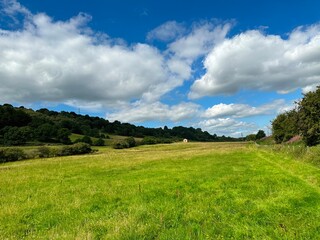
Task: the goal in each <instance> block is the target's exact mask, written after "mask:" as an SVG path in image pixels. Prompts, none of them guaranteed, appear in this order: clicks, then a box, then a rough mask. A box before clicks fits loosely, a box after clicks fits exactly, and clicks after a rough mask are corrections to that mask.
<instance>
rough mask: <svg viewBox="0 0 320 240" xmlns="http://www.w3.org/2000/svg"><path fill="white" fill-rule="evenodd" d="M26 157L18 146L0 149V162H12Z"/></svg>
mask: <svg viewBox="0 0 320 240" xmlns="http://www.w3.org/2000/svg"><path fill="white" fill-rule="evenodd" d="M23 159H26V155H25V153H24V152H23V151H22V150H21V149H19V148H3V149H0V162H1V163H5V162H14V161H19V160H23Z"/></svg>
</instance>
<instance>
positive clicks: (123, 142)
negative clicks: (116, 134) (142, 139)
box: [112, 140, 129, 149]
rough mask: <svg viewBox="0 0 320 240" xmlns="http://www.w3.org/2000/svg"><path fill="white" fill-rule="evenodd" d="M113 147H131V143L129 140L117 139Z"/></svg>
mask: <svg viewBox="0 0 320 240" xmlns="http://www.w3.org/2000/svg"><path fill="white" fill-rule="evenodd" d="M112 147H113V148H114V149H123V148H129V143H128V142H127V141H124V140H122V141H117V142H114V143H113V145H112Z"/></svg>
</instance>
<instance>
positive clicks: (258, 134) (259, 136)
mask: <svg viewBox="0 0 320 240" xmlns="http://www.w3.org/2000/svg"><path fill="white" fill-rule="evenodd" d="M265 136H266V133H265V132H264V131H263V130H259V131H258V132H257V134H256V140H259V139H261V138H264V137H265Z"/></svg>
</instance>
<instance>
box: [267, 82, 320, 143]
mask: <svg viewBox="0 0 320 240" xmlns="http://www.w3.org/2000/svg"><path fill="white" fill-rule="evenodd" d="M272 132H273V137H274V139H275V141H276V143H282V142H286V141H288V140H289V139H290V138H292V137H293V136H295V135H298V134H301V136H302V139H303V141H304V142H305V144H306V145H307V146H315V145H317V144H319V143H320V86H318V87H317V90H316V91H314V92H309V93H307V94H305V95H304V97H303V98H302V100H301V101H300V102H298V103H297V109H295V110H291V111H289V112H286V113H282V114H280V115H278V116H277V117H276V118H275V119H274V120H273V122H272Z"/></svg>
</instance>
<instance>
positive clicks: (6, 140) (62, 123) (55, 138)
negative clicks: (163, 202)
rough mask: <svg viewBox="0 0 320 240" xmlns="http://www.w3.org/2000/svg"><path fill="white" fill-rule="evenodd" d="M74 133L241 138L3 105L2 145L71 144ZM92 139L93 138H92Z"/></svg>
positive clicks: (0, 113)
mask: <svg viewBox="0 0 320 240" xmlns="http://www.w3.org/2000/svg"><path fill="white" fill-rule="evenodd" d="M72 133H75V134H81V135H84V136H85V137H84V138H86V139H88V137H95V138H98V139H103V138H107V137H108V134H114V135H121V136H128V137H137V138H144V137H154V138H156V139H171V140H179V139H183V138H187V139H189V140H192V141H238V140H239V139H237V138H232V137H226V136H217V135H216V134H213V135H211V134H210V133H208V132H207V131H202V130H201V129H200V128H193V127H182V126H177V127H173V128H172V129H170V128H168V127H167V126H165V127H163V128H146V127H143V126H135V125H133V124H130V123H121V122H120V121H114V122H110V121H108V120H107V119H103V118H100V117H92V116H89V115H80V114H76V113H75V112H66V111H61V112H57V111H51V110H48V109H46V108H42V109H39V110H36V111H34V110H32V109H27V108H25V107H23V106H21V107H13V106H12V105H10V104H3V105H0V144H1V145H7V146H15V145H24V144H25V143H27V142H40V143H62V144H71V141H70V138H69V137H70V135H71V134H72ZM89 139H90V138H89Z"/></svg>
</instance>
